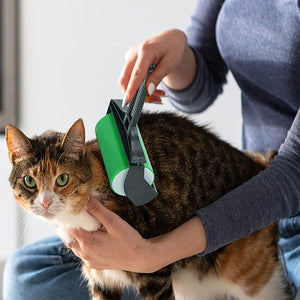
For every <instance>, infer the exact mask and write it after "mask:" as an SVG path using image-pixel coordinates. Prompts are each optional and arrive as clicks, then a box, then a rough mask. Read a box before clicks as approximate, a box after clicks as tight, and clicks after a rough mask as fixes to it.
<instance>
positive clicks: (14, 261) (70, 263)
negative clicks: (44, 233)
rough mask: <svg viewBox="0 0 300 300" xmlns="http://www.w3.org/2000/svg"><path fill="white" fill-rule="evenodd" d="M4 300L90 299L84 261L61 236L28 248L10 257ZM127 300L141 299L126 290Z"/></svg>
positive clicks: (5, 279) (125, 296) (5, 272)
mask: <svg viewBox="0 0 300 300" xmlns="http://www.w3.org/2000/svg"><path fill="white" fill-rule="evenodd" d="M3 278H4V279H3V300H29V299H30V300H62V299H63V300H88V299H90V298H91V297H90V295H89V291H88V287H87V283H86V281H85V280H84V279H83V277H82V276H81V270H80V260H79V259H78V258H77V257H76V256H75V255H74V254H73V253H72V252H71V251H69V250H68V249H67V248H66V247H65V246H64V244H63V243H62V241H61V240H60V239H59V238H58V237H50V238H47V239H44V240H41V241H38V242H36V243H34V244H31V245H28V246H25V247H24V248H21V249H20V250H18V251H17V252H16V253H15V254H14V255H12V256H11V257H10V259H9V260H8V261H7V263H6V265H5V270H4V276H3ZM122 299H123V300H135V299H138V298H136V297H135V296H134V292H133V291H124V295H123V298H122Z"/></svg>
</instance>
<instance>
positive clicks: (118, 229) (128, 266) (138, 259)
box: [68, 198, 147, 272]
mask: <svg viewBox="0 0 300 300" xmlns="http://www.w3.org/2000/svg"><path fill="white" fill-rule="evenodd" d="M87 210H88V212H89V213H90V214H91V215H93V216H94V217H95V218H96V219H98V220H99V221H100V222H101V223H102V225H103V228H102V229H100V230H99V231H95V232H88V231H85V230H83V229H74V228H69V230H68V231H69V233H70V234H71V235H72V236H73V238H74V239H75V241H74V242H72V243H70V244H69V247H70V248H71V249H72V250H73V252H74V253H75V254H76V255H77V256H78V257H80V258H81V259H82V260H83V261H84V262H85V264H86V265H87V266H88V267H89V268H92V269H98V270H103V269H114V270H127V271H134V272H144V271H145V270H147V266H146V264H145V261H146V259H145V256H146V255H147V253H146V247H145V240H144V239H143V237H142V236H141V235H140V234H139V233H138V232H137V231H136V230H135V229H134V228H133V227H131V226H130V225H129V224H128V223H127V222H125V221H124V220H123V219H121V218H120V217H119V216H118V215H116V214H115V213H114V212H112V211H110V210H109V209H107V208H106V207H104V206H103V205H102V204H101V203H100V202H99V201H97V200H96V199H94V198H91V199H90V200H89V203H88V207H87Z"/></svg>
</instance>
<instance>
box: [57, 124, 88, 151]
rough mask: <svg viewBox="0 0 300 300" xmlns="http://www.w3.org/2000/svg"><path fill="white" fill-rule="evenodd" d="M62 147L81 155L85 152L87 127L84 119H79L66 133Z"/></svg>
mask: <svg viewBox="0 0 300 300" xmlns="http://www.w3.org/2000/svg"><path fill="white" fill-rule="evenodd" d="M62 147H63V149H64V150H65V151H66V152H68V153H71V154H75V155H79V156H80V155H83V154H84V153H85V129H84V125H83V121H82V119H79V120H77V121H76V122H75V123H74V124H73V125H72V126H71V128H70V129H69V130H68V132H67V133H66V134H65V136H64V138H63V141H62Z"/></svg>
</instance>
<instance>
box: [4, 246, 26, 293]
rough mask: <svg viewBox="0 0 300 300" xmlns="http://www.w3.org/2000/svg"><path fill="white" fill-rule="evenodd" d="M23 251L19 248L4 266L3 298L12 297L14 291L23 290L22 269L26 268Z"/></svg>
mask: <svg viewBox="0 0 300 300" xmlns="http://www.w3.org/2000/svg"><path fill="white" fill-rule="evenodd" d="M24 261H25V260H24V259H23V253H22V252H21V251H20V250H19V251H17V252H16V253H14V254H13V255H11V256H10V257H9V259H8V260H7V261H6V263H5V266H4V273H3V298H4V299H12V298H11V294H12V293H13V291H16V290H19V291H20V290H22V289H23V286H24V280H22V275H23V274H24V273H23V272H22V269H24Z"/></svg>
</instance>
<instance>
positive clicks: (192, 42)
mask: <svg viewBox="0 0 300 300" xmlns="http://www.w3.org/2000/svg"><path fill="white" fill-rule="evenodd" d="M223 3H224V0H214V1H212V0H199V1H198V3H197V7H196V10H195V13H194V14H193V16H192V21H191V24H190V26H189V27H188V29H187V31H186V34H187V39H188V45H189V47H190V48H191V49H192V51H193V52H194V55H195V59H196V73H195V76H194V79H193V81H192V82H191V84H190V85H189V86H187V87H186V88H185V89H180V88H176V87H175V86H174V85H172V83H170V80H169V79H168V78H167V77H165V78H164V80H163V82H164V85H163V87H164V90H165V91H166V94H167V95H168V98H169V100H170V102H171V103H172V104H173V106H175V107H176V108H177V109H179V110H181V111H184V112H187V113H198V112H201V111H204V110H205V109H206V108H207V107H208V106H210V105H211V104H212V103H213V102H214V100H215V99H216V98H217V96H218V95H219V94H220V93H221V92H222V89H223V85H224V84H225V83H226V75H227V72H228V68H227V66H226V64H225V63H224V61H223V59H222V57H221V55H220V52H219V49H218V46H217V42H216V22H217V18H218V15H219V12H220V9H221V8H222V5H223Z"/></svg>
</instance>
